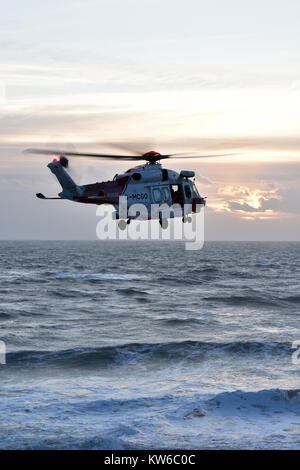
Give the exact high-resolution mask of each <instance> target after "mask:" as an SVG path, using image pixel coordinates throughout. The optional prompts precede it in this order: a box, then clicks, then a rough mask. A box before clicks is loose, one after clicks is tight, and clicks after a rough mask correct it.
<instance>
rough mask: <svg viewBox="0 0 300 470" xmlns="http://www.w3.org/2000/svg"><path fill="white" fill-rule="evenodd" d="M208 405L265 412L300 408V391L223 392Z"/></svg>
mask: <svg viewBox="0 0 300 470" xmlns="http://www.w3.org/2000/svg"><path fill="white" fill-rule="evenodd" d="M206 404H207V405H209V406H212V407H214V408H219V409H226V410H227V411H228V410H229V409H230V408H236V409H240V407H241V406H242V407H243V408H245V407H250V408H254V409H257V410H262V411H264V410H265V409H266V408H268V409H274V408H280V407H282V406H283V407H285V406H286V405H292V406H293V408H294V407H295V406H297V407H298V406H300V389H281V388H274V389H269V390H258V391H253V392H245V391H242V390H235V391H234V392H223V393H219V394H217V395H215V396H214V397H213V398H211V399H209V400H207V401H206Z"/></svg>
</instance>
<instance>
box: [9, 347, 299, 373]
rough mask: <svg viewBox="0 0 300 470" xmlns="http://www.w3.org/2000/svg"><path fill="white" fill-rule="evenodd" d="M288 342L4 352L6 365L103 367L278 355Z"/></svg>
mask: <svg viewBox="0 0 300 470" xmlns="http://www.w3.org/2000/svg"><path fill="white" fill-rule="evenodd" d="M291 353H292V349H291V344H289V343H263V342H261V343H260V342H242V341H236V342H231V343H210V342H199V341H183V342H171V343H157V344H155V343H154V344H153V343H151V344H148V343H129V344H121V345H116V346H103V347H94V348H74V349H67V350H60V351H18V352H14V353H8V354H7V365H12V366H22V367H23V366H26V365H28V366H30V365H35V364H36V365H43V364H44V365H48V364H53V365H59V366H61V367H68V368H72V367H79V368H80V367H85V368H88V369H90V368H106V367H112V366H122V365H130V364H137V363H138V362H142V363H151V364H155V363H156V364H157V363H158V364H161V365H165V364H169V363H170V362H175V363H178V362H181V363H182V361H183V362H184V363H185V362H186V363H189V362H198V361H203V360H206V359H209V358H210V357H212V358H213V359H214V358H215V356H216V355H217V356H222V357H223V356H224V354H229V355H239V356H240V355H242V354H244V355H246V356H247V355H249V356H251V358H253V355H262V357H263V358H265V357H266V356H278V355H287V354H291Z"/></svg>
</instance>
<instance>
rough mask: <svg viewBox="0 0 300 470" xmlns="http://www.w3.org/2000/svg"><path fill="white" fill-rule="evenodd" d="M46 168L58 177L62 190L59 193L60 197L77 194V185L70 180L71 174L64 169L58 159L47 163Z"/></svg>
mask: <svg viewBox="0 0 300 470" xmlns="http://www.w3.org/2000/svg"><path fill="white" fill-rule="evenodd" d="M47 166H48V168H50V170H51V171H52V173H53V174H54V175H55V176H56V178H57V179H58V181H59V183H60V185H61V187H62V189H63V191H62V193H60V196H62V197H73V196H77V195H78V192H79V191H78V189H79V188H78V186H77V185H76V183H75V182H74V181H73V180H72V178H71V176H70V175H69V173H67V171H66V170H65V169H64V167H63V165H62V164H61V163H60V162H59V161H52V162H50V163H48V165H47Z"/></svg>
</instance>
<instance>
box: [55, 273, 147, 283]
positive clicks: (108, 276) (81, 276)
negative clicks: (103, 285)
mask: <svg viewBox="0 0 300 470" xmlns="http://www.w3.org/2000/svg"><path fill="white" fill-rule="evenodd" d="M51 274H52V275H53V276H54V277H56V278H57V279H74V280H80V281H131V280H132V279H139V276H136V275H131V274H118V273H94V274H89V273H66V272H52V273H51Z"/></svg>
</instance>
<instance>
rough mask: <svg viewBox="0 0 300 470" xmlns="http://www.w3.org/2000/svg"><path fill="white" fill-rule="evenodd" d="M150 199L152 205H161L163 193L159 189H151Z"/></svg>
mask: <svg viewBox="0 0 300 470" xmlns="http://www.w3.org/2000/svg"><path fill="white" fill-rule="evenodd" d="M152 198H153V202H154V204H161V203H162V202H163V193H162V190H161V188H158V187H156V188H152Z"/></svg>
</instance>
